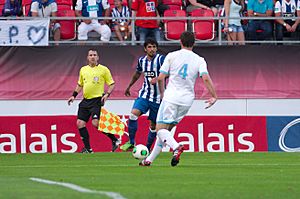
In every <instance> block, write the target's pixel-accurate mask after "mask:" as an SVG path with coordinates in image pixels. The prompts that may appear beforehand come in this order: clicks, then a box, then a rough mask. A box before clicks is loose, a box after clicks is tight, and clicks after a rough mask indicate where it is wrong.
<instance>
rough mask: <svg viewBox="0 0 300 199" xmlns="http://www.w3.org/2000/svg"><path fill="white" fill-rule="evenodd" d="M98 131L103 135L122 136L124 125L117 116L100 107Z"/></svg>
mask: <svg viewBox="0 0 300 199" xmlns="http://www.w3.org/2000/svg"><path fill="white" fill-rule="evenodd" d="M98 130H99V131H102V132H105V133H111V134H117V135H123V134H124V130H125V124H124V123H123V122H122V121H121V119H120V117H119V116H117V115H116V114H114V113H111V112H109V111H107V110H106V109H105V108H103V107H102V108H101V115H100V121H99V127H98Z"/></svg>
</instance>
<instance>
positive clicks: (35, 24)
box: [0, 18, 50, 46]
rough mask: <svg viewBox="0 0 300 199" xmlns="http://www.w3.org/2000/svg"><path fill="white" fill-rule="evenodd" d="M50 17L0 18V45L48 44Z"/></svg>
mask: <svg viewBox="0 0 300 199" xmlns="http://www.w3.org/2000/svg"><path fill="white" fill-rule="evenodd" d="M49 24H50V19H49V18H45V19H36V20H0V46H48V41H49Z"/></svg>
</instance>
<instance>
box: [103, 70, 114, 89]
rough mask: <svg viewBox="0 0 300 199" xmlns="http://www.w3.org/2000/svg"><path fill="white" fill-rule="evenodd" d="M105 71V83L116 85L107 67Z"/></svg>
mask: <svg viewBox="0 0 300 199" xmlns="http://www.w3.org/2000/svg"><path fill="white" fill-rule="evenodd" d="M105 69H106V70H105V74H104V79H105V83H106V84H107V85H111V84H113V83H115V81H114V80H113V78H112V75H111V73H110V70H109V69H108V68H107V67H105Z"/></svg>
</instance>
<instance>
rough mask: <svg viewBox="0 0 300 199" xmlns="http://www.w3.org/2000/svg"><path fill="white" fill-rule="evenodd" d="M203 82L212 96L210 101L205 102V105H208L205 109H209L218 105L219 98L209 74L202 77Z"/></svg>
mask: <svg viewBox="0 0 300 199" xmlns="http://www.w3.org/2000/svg"><path fill="white" fill-rule="evenodd" d="M202 80H203V82H204V85H205V87H206V88H207V90H208V91H209V93H210V94H211V96H212V97H211V98H209V99H208V100H206V101H205V103H207V104H208V105H207V106H206V107H205V109H207V108H210V107H211V106H212V105H214V104H215V103H216V101H217V98H218V97H217V94H216V90H215V87H214V84H213V82H212V80H211V78H210V76H209V75H208V74H204V75H202Z"/></svg>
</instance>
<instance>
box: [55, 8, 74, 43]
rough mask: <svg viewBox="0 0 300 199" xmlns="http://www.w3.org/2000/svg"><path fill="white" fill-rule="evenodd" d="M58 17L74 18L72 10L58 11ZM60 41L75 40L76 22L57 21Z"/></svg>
mask: <svg viewBox="0 0 300 199" xmlns="http://www.w3.org/2000/svg"><path fill="white" fill-rule="evenodd" d="M57 16H58V17H75V11H74V10H58V12H57ZM59 23H60V26H61V27H60V37H61V40H73V39H75V38H76V20H75V19H74V20H59Z"/></svg>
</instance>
